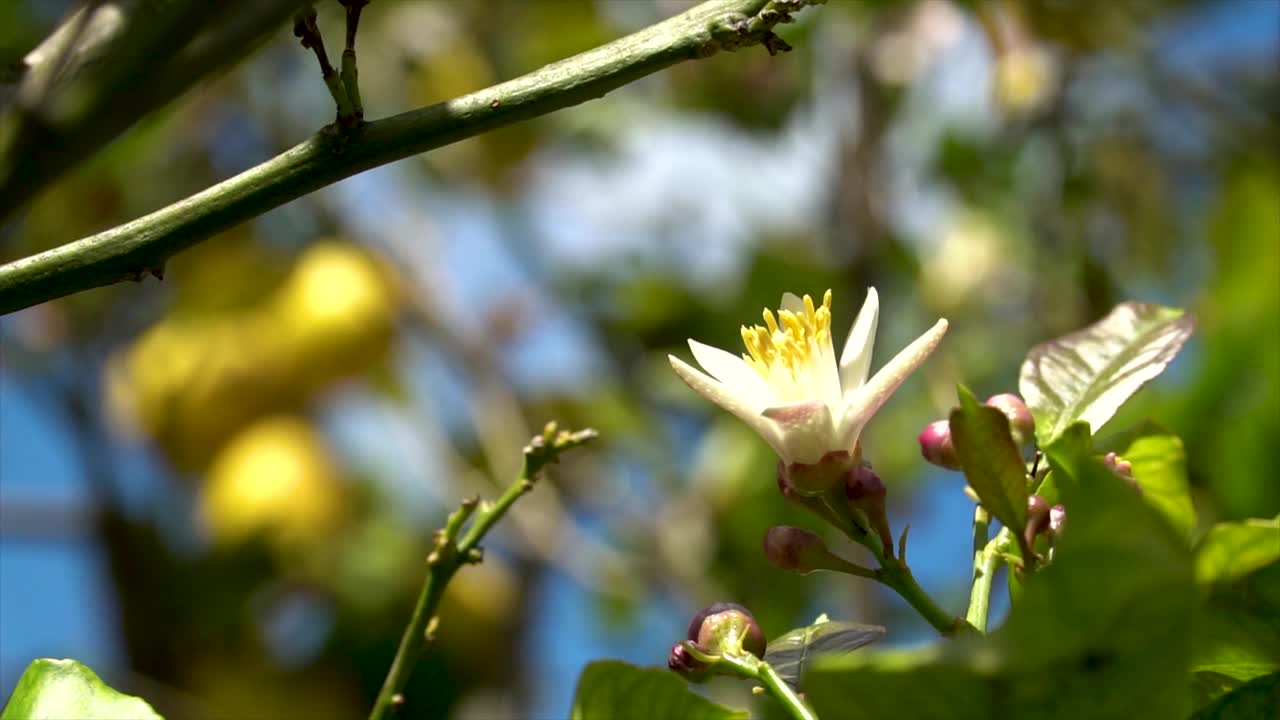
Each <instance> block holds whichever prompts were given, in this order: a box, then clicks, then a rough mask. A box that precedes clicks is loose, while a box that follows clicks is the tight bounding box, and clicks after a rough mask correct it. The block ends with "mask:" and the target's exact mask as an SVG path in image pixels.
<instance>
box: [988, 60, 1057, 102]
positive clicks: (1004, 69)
mask: <svg viewBox="0 0 1280 720" xmlns="http://www.w3.org/2000/svg"><path fill="white" fill-rule="evenodd" d="M1056 88H1057V70H1056V67H1055V66H1054V62H1053V58H1052V56H1050V55H1049V53H1047V52H1045V51H1044V50H1041V49H1039V48H1036V47H1029V46H1028V47H1016V48H1014V49H1011V50H1009V51H1008V52H1005V53H1004V54H1002V55H1001V56H1000V57H999V58H998V59H997V60H996V64H995V78H994V90H995V98H996V102H997V103H999V105H1000V107H1001V108H1002V109H1003V110H1004V111H1005V112H1007V113H1009V114H1012V115H1026V114H1030V113H1033V112H1037V111H1039V110H1040V109H1042V108H1043V107H1045V106H1046V105H1047V104H1048V103H1049V101H1050V100H1051V99H1052V96H1053V93H1054V92H1055V90H1056Z"/></svg>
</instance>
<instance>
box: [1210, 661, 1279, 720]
mask: <svg viewBox="0 0 1280 720" xmlns="http://www.w3.org/2000/svg"><path fill="white" fill-rule="evenodd" d="M1276 717H1280V673H1272V674H1270V675H1264V676H1263V677H1260V678H1255V679H1253V680H1251V681H1249V682H1247V683H1245V684H1244V685H1241V686H1240V687H1238V688H1236V689H1235V690H1233V691H1231V692H1229V693H1227V694H1226V695H1223V696H1222V697H1220V698H1218V699H1217V700H1215V701H1214V702H1212V703H1210V704H1209V705H1207V706H1205V707H1203V708H1201V709H1200V711H1199V712H1197V713H1196V714H1195V715H1193V716H1192V720H1260V719H1261V718H1276Z"/></svg>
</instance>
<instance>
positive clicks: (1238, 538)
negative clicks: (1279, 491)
mask: <svg viewBox="0 0 1280 720" xmlns="http://www.w3.org/2000/svg"><path fill="white" fill-rule="evenodd" d="M1277 561H1280V517H1275V518H1272V519H1271V520H1260V519H1250V520H1245V521H1243V522H1233V523H1219V524H1218V525H1214V526H1213V527H1212V528H1211V529H1210V530H1209V532H1208V533H1207V534H1206V535H1205V536H1204V537H1203V538H1201V539H1200V542H1199V543H1197V544H1196V580H1198V581H1199V582H1200V583H1201V584H1209V583H1229V582H1232V581H1234V580H1237V579H1239V578H1241V577H1244V576H1245V575H1248V574H1249V573H1251V572H1254V571H1255V570H1258V569H1260V568H1263V567H1266V566H1267V565H1270V564H1272V563H1274V562H1277Z"/></svg>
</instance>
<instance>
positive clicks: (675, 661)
mask: <svg viewBox="0 0 1280 720" xmlns="http://www.w3.org/2000/svg"><path fill="white" fill-rule="evenodd" d="M667 669H669V670H671V671H673V672H675V673H678V674H680V675H682V676H684V679H686V680H689V681H692V682H698V681H700V680H702V679H703V678H705V677H706V675H707V671H708V670H710V669H711V666H709V665H707V664H706V663H704V662H702V661H701V660H699V659H697V658H695V657H694V656H693V655H691V654H689V650H688V649H687V648H685V646H684V641H681V642H678V643H676V644H675V645H672V646H671V654H669V655H667Z"/></svg>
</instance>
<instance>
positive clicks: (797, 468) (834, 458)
mask: <svg viewBox="0 0 1280 720" xmlns="http://www.w3.org/2000/svg"><path fill="white" fill-rule="evenodd" d="M854 464H855V463H854V460H853V459H852V458H851V457H850V455H849V452H848V451H847V450H832V451H831V452H829V453H827V454H826V455H823V456H822V457H821V458H820V459H819V460H818V462H816V463H813V464H808V463H791V464H790V465H784V466H782V467H781V471H780V473H779V476H778V484H779V486H783V485H785V488H784V489H783V494H784V495H785V494H786V493H787V491H788V490H789V491H790V492H793V493H795V494H796V495H799V496H801V497H817V496H818V495H822V494H824V493H826V492H827V491H828V490H830V489H831V488H833V487H835V486H837V485H839V484H840V482H841V481H842V480H843V479H844V477H845V475H847V474H848V473H849V470H850V469H852V468H853V466H854Z"/></svg>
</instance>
